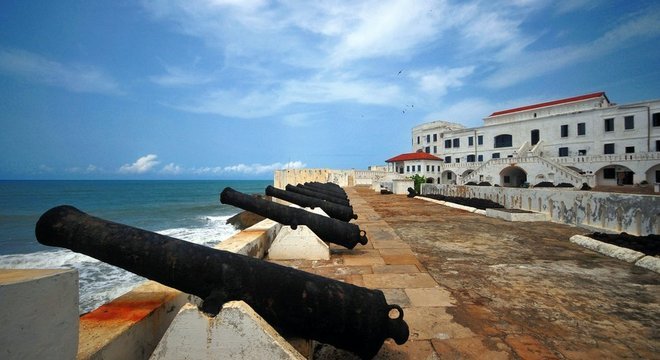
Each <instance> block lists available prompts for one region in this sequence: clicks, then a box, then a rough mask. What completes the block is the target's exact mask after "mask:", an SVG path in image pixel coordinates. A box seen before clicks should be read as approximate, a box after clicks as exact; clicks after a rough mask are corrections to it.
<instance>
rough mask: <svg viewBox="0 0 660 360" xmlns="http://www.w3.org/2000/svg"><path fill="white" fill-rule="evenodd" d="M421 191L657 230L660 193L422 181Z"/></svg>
mask: <svg viewBox="0 0 660 360" xmlns="http://www.w3.org/2000/svg"><path fill="white" fill-rule="evenodd" d="M421 191H422V194H423V195H430V194H439V195H445V196H459V197H472V198H478V199H486V200H491V201H494V202H496V203H499V204H501V205H503V206H504V207H506V208H509V209H522V210H530V211H537V212H541V213H546V214H548V217H549V218H550V219H551V220H552V221H554V222H559V223H564V224H570V225H576V226H584V227H588V228H596V229H602V230H607V231H613V232H627V233H629V234H632V235H642V236H643V235H649V234H659V233H660V213H659V209H660V197H658V196H654V195H633V194H615V193H605V192H591V191H575V190H560V189H524V188H505V187H491V186H466V185H462V186H461V185H459V186H457V185H434V184H423V185H422V189H421Z"/></svg>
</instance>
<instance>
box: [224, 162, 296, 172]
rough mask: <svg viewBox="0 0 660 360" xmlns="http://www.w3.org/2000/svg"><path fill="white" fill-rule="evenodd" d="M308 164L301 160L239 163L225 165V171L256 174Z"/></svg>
mask: <svg viewBox="0 0 660 360" xmlns="http://www.w3.org/2000/svg"><path fill="white" fill-rule="evenodd" d="M306 166H307V165H306V164H305V163H303V162H301V161H289V162H287V163H280V162H276V163H272V164H268V165H262V164H252V165H245V164H238V165H231V166H225V167H224V168H223V171H224V172H227V173H242V174H251V175H256V174H263V173H268V172H273V171H275V170H282V169H302V168H304V167H306Z"/></svg>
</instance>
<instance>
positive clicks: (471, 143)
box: [468, 136, 474, 146]
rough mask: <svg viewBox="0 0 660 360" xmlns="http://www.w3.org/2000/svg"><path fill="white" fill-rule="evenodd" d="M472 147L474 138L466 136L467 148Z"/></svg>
mask: <svg viewBox="0 0 660 360" xmlns="http://www.w3.org/2000/svg"><path fill="white" fill-rule="evenodd" d="M472 145H474V136H468V146H472Z"/></svg>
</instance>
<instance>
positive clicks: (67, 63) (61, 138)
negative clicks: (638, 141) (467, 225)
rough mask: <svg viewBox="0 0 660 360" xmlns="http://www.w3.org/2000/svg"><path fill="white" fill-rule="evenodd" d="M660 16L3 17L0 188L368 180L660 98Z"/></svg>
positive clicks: (485, 5) (375, 11)
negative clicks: (311, 172) (554, 116)
mask: <svg viewBox="0 0 660 360" xmlns="http://www.w3.org/2000/svg"><path fill="white" fill-rule="evenodd" d="M659 40H660V5H659V4H658V3H657V2H656V1H592V0H556V1H550V0H510V1H426V0H419V1H412V0H402V1H395V0H378V1H324V2H320V1H319V2H310V1H281V2H270V1H260V0H216V1H213V0H205V1H193V0H182V1H176V0H172V1H143V2H139V1H122V0H119V1H117V0H114V1H64V0H63V1H23V0H19V1H13V0H5V1H2V2H0V98H1V99H2V100H0V125H1V129H2V131H0V152H1V153H2V154H3V156H2V157H1V158H0V179H240V178H246V179H258V178H265V179H269V178H272V171H273V170H274V169H279V168H297V167H308V168H318V167H329V168H348V169H350V168H356V169H364V168H366V167H367V166H369V165H378V164H383V163H384V160H385V159H388V158H390V157H392V156H395V155H397V154H399V153H403V152H408V151H410V150H411V145H410V130H411V128H412V127H413V126H415V125H417V124H420V123H423V122H426V121H432V120H445V121H453V122H458V123H461V124H463V125H465V126H469V127H473V126H480V125H481V124H482V119H483V118H484V117H486V116H488V115H489V114H490V113H492V112H494V111H497V110H502V109H507V108H511V107H516V106H522V105H527V104H531V103H536V102H541V101H548V100H553V99H558V98H564V97H570V96H575V95H581V94H584V93H590V92H595V91H606V92H607V94H608V97H609V98H610V100H611V101H614V102H617V103H627V102H636V101H641V100H649V99H657V98H660V66H659V65H660V46H658V44H659V43H660V41H659Z"/></svg>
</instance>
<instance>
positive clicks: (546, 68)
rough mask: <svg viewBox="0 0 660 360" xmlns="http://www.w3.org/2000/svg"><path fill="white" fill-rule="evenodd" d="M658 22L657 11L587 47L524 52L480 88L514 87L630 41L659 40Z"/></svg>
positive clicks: (597, 55)
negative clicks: (642, 39) (640, 39)
mask: <svg viewBox="0 0 660 360" xmlns="http://www.w3.org/2000/svg"><path fill="white" fill-rule="evenodd" d="M658 18H660V11H658V10H657V9H656V10H655V11H652V12H651V13H648V14H646V15H643V16H637V17H634V18H633V19H632V20H628V21H627V22H624V23H622V24H620V25H618V26H616V27H615V28H613V29H612V30H610V31H608V32H606V33H605V34H603V35H602V36H600V37H599V38H597V39H595V40H594V41H592V42H590V43H585V44H582V45H580V46H564V47H560V48H552V49H547V50H539V51H526V52H525V51H523V52H521V53H520V54H518V56H517V57H516V58H512V59H509V61H508V62H507V63H506V64H502V65H501V67H499V68H498V69H497V70H496V71H495V72H494V73H492V74H491V75H490V76H488V77H486V79H485V80H484V82H483V84H484V85H486V86H487V87H491V88H504V87H508V86H513V85H515V84H518V83H520V82H523V81H525V80H529V79H532V78H535V77H538V76H541V75H545V74H547V73H550V72H552V71H556V70H559V69H562V68H564V67H566V66H569V65H573V64H577V63H580V62H584V61H588V60H592V59H596V58H599V57H601V56H604V55H607V54H609V53H611V52H614V51H616V50H619V49H621V48H624V47H625V46H626V45H627V43H629V42H630V40H631V39H633V38H650V37H653V36H658V35H659V34H660V26H658V25H657V19H658Z"/></svg>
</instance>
